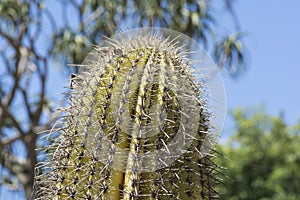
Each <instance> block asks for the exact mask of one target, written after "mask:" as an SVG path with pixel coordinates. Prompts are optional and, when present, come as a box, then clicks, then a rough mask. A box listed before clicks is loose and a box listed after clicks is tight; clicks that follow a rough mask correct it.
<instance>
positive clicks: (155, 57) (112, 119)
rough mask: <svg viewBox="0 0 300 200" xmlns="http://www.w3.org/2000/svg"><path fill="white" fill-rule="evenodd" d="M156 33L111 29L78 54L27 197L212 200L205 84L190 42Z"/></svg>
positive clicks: (214, 168) (210, 139) (210, 129)
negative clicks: (83, 56) (64, 103)
mask: <svg viewBox="0 0 300 200" xmlns="http://www.w3.org/2000/svg"><path fill="white" fill-rule="evenodd" d="M162 30H163V29H151V28H149V29H139V30H135V31H133V32H129V33H126V32H124V33H120V34H119V36H116V37H115V38H113V39H109V38H107V39H105V40H104V42H103V43H102V44H101V46H99V47H95V49H94V50H93V51H92V52H91V53H90V54H89V55H88V56H87V58H86V59H85V61H84V63H83V65H82V66H81V72H80V73H79V74H78V75H76V76H75V77H74V78H72V91H71V93H70V96H69V102H70V106H68V107H66V108H62V113H63V114H64V116H63V117H62V119H61V120H60V124H59V125H58V126H57V127H56V128H54V129H53V130H54V131H52V133H56V134H57V133H58V134H59V136H58V137H57V138H56V139H55V142H53V143H52V144H51V145H50V146H48V147H47V148H46V152H47V155H46V157H47V160H46V161H44V162H42V163H41V164H40V165H39V166H38V167H37V171H39V173H37V175H36V184H35V189H34V198H35V199H57V200H59V199H86V200H88V199H100V200H120V199H124V200H134V199H141V200H142V199H153V200H154V199H168V200H169V199H198V200H199V199H203V200H204V199H216V198H217V194H216V191H215V189H214V188H215V185H216V183H217V182H218V176H217V173H216V171H217V169H218V166H217V165H216V164H215V163H214V161H213V157H214V156H213V150H211V148H212V147H213V142H214V139H215V138H213V137H212V136H214V135H215V133H214V132H213V131H215V129H214V126H213V125H212V118H213V114H214V113H212V112H211V111H210V110H209V109H208V101H207V99H208V95H207V91H206V90H205V87H206V85H205V84H204V83H203V82H201V81H200V80H199V79H198V75H197V73H200V72H201V70H198V71H197V70H195V69H196V68H193V67H194V66H195V65H196V64H195V63H196V62H194V60H193V59H192V58H191V56H190V55H191V54H192V52H191V51H187V50H189V49H188V47H186V46H189V45H191V44H190V43H189V44H188V43H187V44H186V46H183V40H182V39H181V38H180V37H181V36H180V35H179V36H174V35H176V34H178V33H176V32H172V31H170V33H172V34H171V36H170V35H169V36H165V35H164V34H160V33H161V31H162ZM162 32H164V31H162ZM184 37H185V38H187V37H186V36H184ZM200 63H201V62H200ZM203 69H205V67H204V68H203ZM195 71H196V72H195ZM221 117H222V116H221Z"/></svg>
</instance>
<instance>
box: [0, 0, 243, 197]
mask: <svg viewBox="0 0 300 200" xmlns="http://www.w3.org/2000/svg"><path fill="white" fill-rule="evenodd" d="M222 3H224V6H226V7H227V10H228V11H229V12H228V14H229V15H230V13H231V14H233V10H232V2H231V1H230V0H226V1H225V0H224V1H223V2H222ZM60 11H62V12H60ZM233 16H234V15H233ZM232 20H233V21H235V18H234V17H233V18H232ZM217 22H218V20H217V18H216V13H214V11H213V7H212V4H211V1H208V0H197V1H196V0H180V1H167V0H153V1H146V0H142V1H139V0H113V1H91V0H87V1H76V0H64V1H42V0H2V1H1V2H0V56H1V57H0V98H1V101H0V164H1V168H0V173H1V176H0V177H1V178H0V185H1V191H2V192H5V193H8V192H9V191H19V190H20V189H21V191H23V190H24V193H22V194H23V195H24V198H25V196H26V198H27V199H30V194H31V191H32V185H33V174H34V166H35V165H36V163H37V161H38V160H39V158H38V155H39V154H40V152H39V151H36V149H38V148H39V147H41V146H43V145H46V144H45V143H44V142H42V143H41V142H40V140H39V138H40V137H41V136H43V134H40V135H37V134H36V133H38V132H42V131H45V130H49V129H50V128H51V126H52V123H53V120H54V118H55V117H56V116H55V114H53V113H54V108H55V107H56V105H53V104H52V101H51V98H50V94H49V93H48V90H47V88H49V87H51V83H50V82H49V73H50V71H52V70H57V62H55V61H57V60H64V63H66V64H67V63H74V64H79V63H81V62H82V60H83V58H84V57H85V55H86V54H87V53H88V52H89V50H90V49H91V48H92V45H93V44H99V42H100V41H101V37H102V36H108V37H109V36H111V35H113V34H114V33H115V32H116V31H117V30H119V29H123V30H124V29H125V30H126V29H127V28H135V27H141V26H160V27H166V28H170V29H174V30H177V31H180V32H183V33H185V34H188V35H189V36H191V37H193V38H194V39H196V40H197V41H199V42H200V43H202V44H203V45H204V46H206V47H207V48H209V47H210V48H211V49H214V50H213V51H214V52H215V54H214V55H215V59H216V62H217V63H218V65H219V66H220V68H224V70H225V71H227V72H228V74H229V75H230V76H232V77H233V78H234V77H237V76H238V75H239V74H240V73H241V72H242V71H243V70H244V69H245V64H246V62H245V54H244V51H245V48H244V46H243V44H242V43H241V40H240V35H239V34H238V33H234V34H230V35H228V36H225V37H224V36H223V35H218V34H217V33H218V30H219V29H220V27H219V26H217V25H216V24H217ZM235 31H239V30H234V32H235ZM219 38H220V40H219ZM70 71H73V70H70Z"/></svg>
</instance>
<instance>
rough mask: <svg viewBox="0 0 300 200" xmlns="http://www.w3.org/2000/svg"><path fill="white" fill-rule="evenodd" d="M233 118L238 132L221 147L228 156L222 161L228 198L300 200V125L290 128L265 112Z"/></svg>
mask: <svg viewBox="0 0 300 200" xmlns="http://www.w3.org/2000/svg"><path fill="white" fill-rule="evenodd" d="M233 116H234V120H235V123H236V133H235V134H234V135H233V136H232V137H231V139H230V140H229V142H228V143H227V144H226V145H222V146H220V147H219V149H220V152H221V153H223V154H224V155H227V156H228V159H222V160H221V163H222V164H221V165H223V166H224V167H226V169H225V170H224V171H223V172H224V173H225V175H226V176H225V178H224V182H223V184H224V185H226V187H222V188H221V195H222V196H223V197H224V199H229V200H235V199H239V200H246V199H247V200H250V199H264V200H267V199H289V200H293V199H299V198H300V175H299V173H298V172H299V170H300V146H299V142H300V135H299V133H300V129H299V128H300V126H299V125H300V123H298V124H297V125H295V126H291V127H289V126H288V125H287V124H286V123H285V122H284V119H283V117H282V116H281V115H279V116H274V117H273V116H270V115H267V114H266V113H265V111H264V110H263V109H258V110H256V111H255V112H249V111H245V110H241V109H238V110H236V111H235V112H234V114H233ZM299 122H300V121H299Z"/></svg>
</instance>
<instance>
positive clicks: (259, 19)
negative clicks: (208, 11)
mask: <svg viewBox="0 0 300 200" xmlns="http://www.w3.org/2000/svg"><path fill="white" fill-rule="evenodd" d="M220 10H222V8H220ZM299 10H300V1H297V0H288V1H280V0H264V1H258V0H254V1H242V0H241V1H237V3H236V5H235V11H236V13H237V16H238V17H239V21H240V24H241V26H242V30H243V31H244V32H245V33H246V35H245V43H246V46H247V48H248V51H249V52H250V58H249V68H248V70H247V71H246V73H245V74H244V75H243V76H242V77H241V78H240V79H239V80H237V81H233V80H231V79H229V78H228V77H226V76H223V79H224V85H225V88H226V93H227V109H229V110H232V109H234V108H237V107H248V108H249V107H253V106H255V105H264V107H265V109H266V111H267V112H268V113H269V114H272V115H277V114H278V113H279V112H280V111H283V112H284V119H285V120H286V122H287V123H288V124H295V123H296V122H297V121H298V119H299V118H300V12H299ZM218 17H220V20H221V21H224V23H225V24H230V23H229V20H230V19H229V17H228V16H226V15H225V13H224V12H223V13H221V14H220V15H219V16H218ZM231 128H232V120H231V119H230V118H228V117H227V119H226V122H225V127H224V133H223V137H224V136H226V133H227V131H228V132H232V130H231Z"/></svg>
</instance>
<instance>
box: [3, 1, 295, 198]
mask: <svg viewBox="0 0 300 200" xmlns="http://www.w3.org/2000/svg"><path fill="white" fill-rule="evenodd" d="M214 2H215V4H216V5H217V8H216V13H217V17H218V19H219V22H220V24H221V25H220V27H222V28H224V27H229V28H228V29H227V28H225V29H224V30H222V32H224V33H229V32H230V31H232V27H233V25H232V23H231V19H230V16H228V13H226V12H225V11H224V7H223V6H219V5H218V4H217V3H218V2H219V0H215V1H214ZM222 5H223V4H222ZM234 8H235V11H236V14H237V16H238V18H239V22H240V24H241V27H242V30H243V31H244V32H245V33H246V36H245V43H246V46H247V48H248V51H249V53H250V57H249V68H248V70H247V71H246V72H245V73H244V74H243V75H242V76H241V77H240V78H239V79H238V80H236V81H234V80H232V79H230V78H229V77H227V76H226V75H223V80H224V85H225V88H226V96H227V99H226V101H227V110H233V109H235V108H237V107H241V108H249V107H250V108H251V107H254V106H257V105H261V104H263V105H264V107H265V108H266V111H267V112H268V113H269V114H272V115H277V114H278V113H279V112H280V111H283V112H284V118H285V120H286V122H287V123H288V124H295V123H296V122H297V121H298V119H299V118H300V1H299V0H287V1H282V0H263V1H262V0H260V1H259V0H251V1H245V0H237V2H236V5H235V7H234ZM58 64H59V63H58ZM61 74H64V72H62V71H60V72H57V71H52V72H51V79H50V81H51V83H50V84H49V86H48V89H49V92H50V93H51V94H52V96H53V97H60V93H61V92H62V91H64V86H66V85H68V81H67V80H65V76H63V75H61ZM233 131H234V129H233V122H232V120H231V118H230V117H228V116H227V118H226V121H225V126H224V133H223V134H222V139H224V138H227V137H228V135H229V134H231V133H232V132H233ZM0 199H7V200H9V199H22V198H21V195H20V194H16V193H15V194H12V195H9V196H7V195H6V194H5V190H4V191H3V190H2V192H0Z"/></svg>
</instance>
